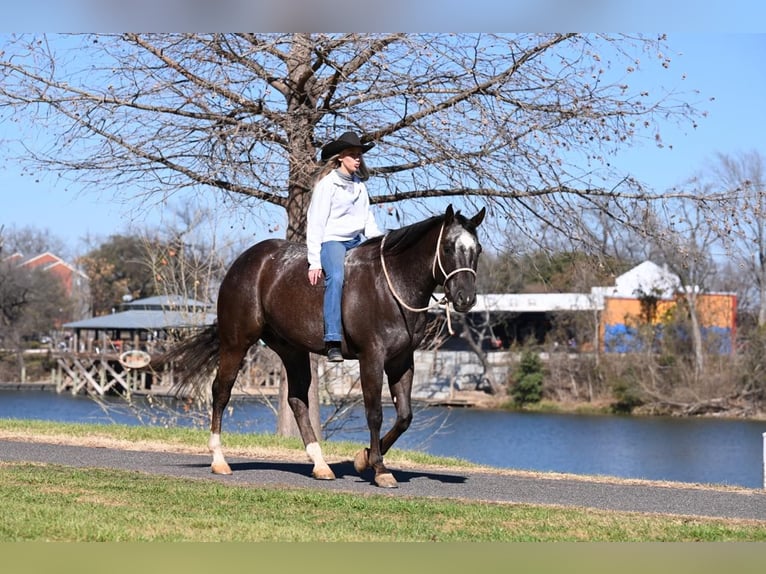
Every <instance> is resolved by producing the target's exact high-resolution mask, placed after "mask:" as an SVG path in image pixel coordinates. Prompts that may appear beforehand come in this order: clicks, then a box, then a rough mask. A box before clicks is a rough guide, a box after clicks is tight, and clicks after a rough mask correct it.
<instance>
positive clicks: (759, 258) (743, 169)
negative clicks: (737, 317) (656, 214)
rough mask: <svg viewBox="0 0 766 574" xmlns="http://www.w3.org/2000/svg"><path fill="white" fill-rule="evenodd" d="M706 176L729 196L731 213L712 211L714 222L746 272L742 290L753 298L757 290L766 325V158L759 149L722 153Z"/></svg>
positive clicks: (734, 259) (761, 319) (730, 253)
mask: <svg viewBox="0 0 766 574" xmlns="http://www.w3.org/2000/svg"><path fill="white" fill-rule="evenodd" d="M702 177H703V180H704V181H705V182H707V183H708V184H709V185H710V186H711V188H712V189H713V190H714V191H716V192H718V193H721V194H724V195H725V196H726V198H727V199H726V204H725V211H726V214H727V217H724V218H721V217H716V216H715V215H714V214H711V217H710V224H711V225H712V226H714V227H715V230H716V232H717V233H718V236H719V237H720V239H721V243H722V244H723V246H724V248H725V251H726V254H727V255H728V256H729V257H730V261H731V262H732V263H733V264H734V265H736V266H737V267H739V269H740V270H741V272H742V273H743V274H744V278H745V281H744V282H743V283H742V284H741V285H740V287H741V289H740V293H741V294H742V296H743V298H747V299H750V298H751V297H750V295H751V293H750V291H753V292H754V297H752V299H753V300H754V303H755V310H756V315H757V317H758V325H760V326H762V327H763V326H766V159H765V158H764V156H763V155H762V154H761V153H759V152H757V151H750V152H747V153H741V154H739V155H727V154H718V155H717V161H716V162H714V163H713V164H711V165H710V166H709V168H708V171H707V172H706V173H705V174H703V176H702Z"/></svg>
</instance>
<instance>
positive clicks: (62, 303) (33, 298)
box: [0, 229, 72, 376]
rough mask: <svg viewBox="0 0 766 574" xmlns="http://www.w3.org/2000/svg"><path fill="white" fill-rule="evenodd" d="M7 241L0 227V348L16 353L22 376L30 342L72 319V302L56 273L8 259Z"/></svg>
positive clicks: (13, 242)
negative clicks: (6, 251) (25, 351)
mask: <svg viewBox="0 0 766 574" xmlns="http://www.w3.org/2000/svg"><path fill="white" fill-rule="evenodd" d="M8 243H9V244H14V245H16V243H15V241H8ZM5 244H6V243H5V234H4V231H3V229H0V348H3V349H5V350H9V351H11V352H12V353H13V354H14V355H15V357H16V362H17V366H18V371H17V372H18V376H23V373H24V368H25V364H24V349H25V348H26V347H27V344H28V342H29V341H31V340H32V339H36V338H39V337H40V336H41V335H45V334H48V333H50V332H51V331H52V330H53V329H54V328H55V327H56V325H57V324H59V325H60V324H61V323H63V322H64V321H67V320H70V319H71V312H72V301H71V300H70V299H69V298H68V297H67V296H66V292H65V290H64V287H63V285H62V284H61V282H60V281H59V280H58V279H57V278H56V276H54V275H52V274H50V273H48V272H47V271H45V270H44V269H42V268H29V267H23V266H20V265H18V262H17V261H14V260H11V259H8V258H7V257H6V254H5V247H4V246H5Z"/></svg>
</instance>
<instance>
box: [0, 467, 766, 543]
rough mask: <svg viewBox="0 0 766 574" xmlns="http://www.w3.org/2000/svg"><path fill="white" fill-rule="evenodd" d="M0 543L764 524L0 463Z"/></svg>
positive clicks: (409, 537)
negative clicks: (442, 499)
mask: <svg viewBox="0 0 766 574" xmlns="http://www.w3.org/2000/svg"><path fill="white" fill-rule="evenodd" d="M0 507H1V508H3V521H2V523H0V541H4V542H8V541H110V542H128V541H132V542H140V541H164V542H175V541H197V542H206V541H230V542H237V541H239V542H245V541H315V542H331V541H333V542H344V541H345V542H349V541H353V542H373V541H386V542H402V541H410V542H425V541H439V542H459V541H471V542H513V541H516V542H519V541H764V540H766V524H758V523H753V522H750V523H748V522H746V521H727V520H712V519H689V518H678V517H663V516H655V515H641V514H635V513H624V512H606V511H595V510H582V509H563V508H549V507H540V506H532V505H521V504H519V505H509V504H489V503H467V502H455V501H441V500H433V499H425V498H424V499H421V498H395V497H391V496H383V495H374V494H371V495H363V496H360V495H354V494H339V493H332V492H326V491H320V490H317V491H315V490H302V489H278V488H259V487H251V486H247V487H246V486H232V485H223V484H220V483H214V482H209V481H204V480H179V479H174V478H167V477H158V476H150V475H145V474H141V473H136V472H123V471H114V470H104V469H87V470H84V469H76V468H69V467H60V466H53V465H38V464H29V463H19V464H16V463H14V464H0Z"/></svg>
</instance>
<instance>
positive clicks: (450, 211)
mask: <svg viewBox="0 0 766 574" xmlns="http://www.w3.org/2000/svg"><path fill="white" fill-rule="evenodd" d="M453 219H455V212H454V210H453V209H452V204H451V203H450V204H449V205H448V206H447V212H446V213H445V214H444V223H445V224H447V225H449V224H450V223H452V220H453Z"/></svg>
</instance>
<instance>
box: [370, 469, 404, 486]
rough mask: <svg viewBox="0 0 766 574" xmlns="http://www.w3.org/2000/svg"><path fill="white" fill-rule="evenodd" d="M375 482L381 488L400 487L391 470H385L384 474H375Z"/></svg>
mask: <svg viewBox="0 0 766 574" xmlns="http://www.w3.org/2000/svg"><path fill="white" fill-rule="evenodd" d="M375 484H377V485H378V486H379V487H381V488H398V487H399V484H398V483H397V482H396V479H395V478H394V475H393V474H391V473H390V472H384V473H382V474H376V475H375Z"/></svg>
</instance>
